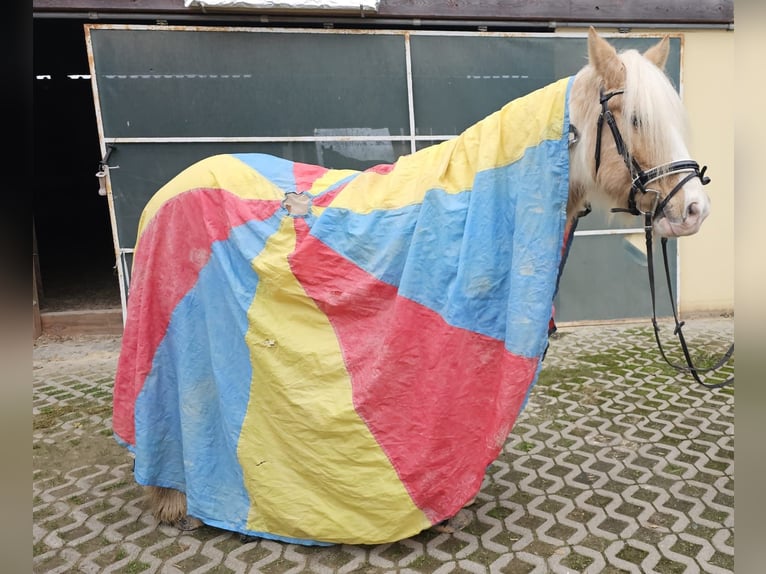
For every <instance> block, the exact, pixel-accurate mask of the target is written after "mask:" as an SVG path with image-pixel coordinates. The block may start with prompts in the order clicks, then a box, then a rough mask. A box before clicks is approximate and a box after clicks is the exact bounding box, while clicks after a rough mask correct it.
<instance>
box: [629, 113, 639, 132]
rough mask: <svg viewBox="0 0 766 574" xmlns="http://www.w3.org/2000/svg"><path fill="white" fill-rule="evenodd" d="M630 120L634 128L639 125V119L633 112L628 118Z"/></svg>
mask: <svg viewBox="0 0 766 574" xmlns="http://www.w3.org/2000/svg"><path fill="white" fill-rule="evenodd" d="M630 122H631V123H632V124H633V127H634V128H635V129H638V128H639V127H640V126H641V120H640V119H639V118H638V116H637V115H635V114H634V115H633V116H632V117H631V118H630Z"/></svg>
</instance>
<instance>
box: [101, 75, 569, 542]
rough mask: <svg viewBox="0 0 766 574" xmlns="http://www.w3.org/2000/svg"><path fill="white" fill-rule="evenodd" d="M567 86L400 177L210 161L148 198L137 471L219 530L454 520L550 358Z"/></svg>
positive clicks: (363, 532) (133, 292)
mask: <svg viewBox="0 0 766 574" xmlns="http://www.w3.org/2000/svg"><path fill="white" fill-rule="evenodd" d="M570 85H571V79H570V78H566V79H563V80H561V81H558V82H556V83H554V84H551V85H550V86H548V87H545V88H542V89H540V90H538V91H536V92H534V93H532V94H530V95H528V96H525V97H523V98H520V99H517V100H514V101H513V102H511V103H509V104H507V105H506V106H504V107H503V108H502V109H501V110H499V111H497V112H495V113H494V114H492V115H490V116H488V117H486V118H485V119H483V120H482V121H480V122H478V123H477V124H475V125H473V126H472V127H470V128H468V129H467V130H466V131H465V132H464V133H463V134H462V135H460V136H459V137H457V138H456V139H453V140H450V141H446V142H443V143H441V144H439V145H435V146H432V147H429V148H426V149H424V150H422V151H419V152H417V153H414V154H412V155H409V156H404V157H401V158H400V159H399V160H398V161H397V162H396V163H394V164H392V165H381V166H377V167H374V168H371V169H369V170H366V171H364V172H357V171H348V170H334V169H326V168H323V167H318V166H313V165H306V164H301V163H293V162H291V161H287V160H284V159H279V158H276V157H272V156H268V155H263V154H240V155H218V156H214V157H210V158H208V159H204V160H202V161H200V162H198V163H196V164H194V165H192V166H191V167H189V168H188V169H186V170H185V171H183V172H182V173H180V174H179V175H178V176H176V177H175V178H174V179H173V180H171V181H170V182H169V183H168V184H167V185H166V186H164V187H163V188H162V189H160V190H159V191H158V192H157V194H156V195H155V196H154V197H153V198H152V199H151V200H150V201H149V203H148V204H147V205H146V207H145V210H144V212H143V214H142V217H141V221H140V225H139V234H138V240H137V246H136V251H135V256H134V265H133V277H132V281H131V288H130V296H129V300H128V310H127V311H128V313H127V320H126V325H125V330H124V337H123V344H122V351H121V355H120V359H119V365H118V369H117V376H116V381H115V388H114V417H113V424H114V431H115V435H116V438H117V440H118V441H119V442H120V443H122V444H125V445H127V447H128V448H129V449H130V450H131V451H132V452H133V453H134V455H135V477H136V480H137V481H138V482H139V483H140V484H144V485H155V486H164V487H171V488H175V489H178V490H180V491H183V492H185V493H186V496H187V503H188V513H189V514H190V515H192V516H195V517H197V518H199V519H201V520H202V521H203V522H205V523H207V524H209V525H212V526H216V527H220V528H223V529H226V530H231V531H238V532H241V533H244V534H248V535H255V536H260V537H266V538H273V539H278V540H285V541H291V542H299V543H306V544H312V543H383V542H389V541H394V540H399V539H403V538H406V537H409V536H412V535H414V534H416V533H418V532H420V531H422V530H423V529H426V528H429V527H430V526H432V525H434V524H437V523H439V522H440V521H442V520H444V519H446V518H449V517H451V516H453V515H454V514H456V513H457V512H458V510H459V509H460V508H461V507H462V506H463V505H465V504H466V502H467V501H469V500H470V499H471V498H472V497H473V496H474V495H475V494H476V493H477V492H478V490H479V489H480V487H481V484H482V479H483V476H484V473H485V470H486V468H487V466H488V465H489V464H490V463H491V462H492V461H493V460H494V459H495V458H496V457H497V456H498V454H499V452H500V450H501V449H502V447H503V444H504V442H505V440H506V439H507V436H508V434H509V432H510V430H511V427H512V426H513V423H514V421H515V419H516V417H517V415H518V414H519V412H520V410H521V408H522V407H523V404H524V402H525V398H526V397H527V394H528V393H529V391H530V389H531V387H532V385H533V384H534V382H535V380H536V379H537V374H538V371H539V368H540V365H541V358H542V355H543V353H544V351H545V349H546V346H547V341H548V327H549V322H550V320H551V316H552V303H553V298H554V295H555V290H556V285H557V277H558V273H559V264H560V262H561V258H562V252H563V249H562V246H563V243H564V235H565V224H566V215H565V212H566V204H567V193H568V176H569V157H568V145H567V144H568V141H567V140H568V132H569V118H568V101H569V90H570ZM290 198H292V200H295V201H293V202H292V203H291V202H290V201H287V199H290ZM296 202H297V203H296ZM296 204H297V205H299V206H300V205H303V206H304V207H305V209H304V210H300V209H295V205H296ZM302 211H305V213H302Z"/></svg>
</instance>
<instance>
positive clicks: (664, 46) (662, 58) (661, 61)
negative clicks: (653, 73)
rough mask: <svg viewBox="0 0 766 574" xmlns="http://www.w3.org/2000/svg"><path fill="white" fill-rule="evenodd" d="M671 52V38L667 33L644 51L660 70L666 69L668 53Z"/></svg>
mask: <svg viewBox="0 0 766 574" xmlns="http://www.w3.org/2000/svg"><path fill="white" fill-rule="evenodd" d="M669 53H670V40H669V37H668V35H667V34H666V35H665V37H664V38H662V40H660V41H659V42H657V43H656V44H655V45H654V46H652V47H651V48H649V49H648V50H647V51H646V52H644V57H645V58H646V59H647V60H649V61H650V62H652V63H654V65H655V66H657V67H658V68H659V69H660V70H664V69H665V62H667V61H668V54H669Z"/></svg>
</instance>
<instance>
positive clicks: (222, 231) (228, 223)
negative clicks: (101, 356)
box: [113, 189, 280, 444]
mask: <svg viewBox="0 0 766 574" xmlns="http://www.w3.org/2000/svg"><path fill="white" fill-rule="evenodd" d="M279 207H280V202H279V201H264V200H242V199H240V198H238V197H237V196H236V195H233V194H231V193H229V192H227V191H225V190H222V189H195V190H192V191H187V192H185V193H182V194H180V195H178V196H177V197H174V198H173V199H171V200H170V201H168V202H167V203H165V204H164V205H163V206H162V208H161V209H160V210H159V211H158V212H157V214H156V215H155V216H154V218H153V219H152V220H151V221H150V222H149V225H148V226H147V227H146V229H145V230H144V232H143V234H142V235H141V237H140V240H139V244H138V249H137V250H136V253H135V258H134V260H133V268H134V270H135V271H134V274H133V277H132V279H131V286H130V299H129V300H128V310H129V313H128V318H127V322H126V325H125V331H124V334H123V338H122V351H121V353H120V359H119V363H118V366H117V376H116V379H115V384H114V416H113V428H114V432H115V433H116V434H117V436H119V437H120V438H121V439H122V440H124V441H125V442H127V443H128V444H134V443H135V427H134V419H133V407H134V404H135V400H136V397H137V396H138V394H139V393H140V392H141V389H142V388H143V385H144V381H145V379H146V376H147V375H148V374H149V371H150V370H151V368H152V361H153V359H154V353H155V351H156V350H157V346H158V345H159V344H160V342H161V341H162V338H163V337H164V336H165V331H166V330H167V327H168V324H169V323H170V316H171V314H172V313H173V310H174V309H175V307H176V305H178V303H179V301H181V299H182V298H183V297H184V296H185V295H186V293H187V292H188V291H189V290H190V289H191V288H192V287H193V286H194V284H195V283H196V281H197V276H198V274H199V272H200V270H201V269H202V268H203V267H204V266H205V264H206V263H207V261H208V259H209V258H210V253H211V248H212V244H213V243H214V242H215V241H219V240H223V239H226V238H227V237H228V235H229V233H230V231H231V229H232V228H233V227H235V226H237V225H241V224H243V223H245V222H246V221H250V220H263V219H267V218H269V217H271V216H272V215H273V214H274V213H275V212H276V211H277V210H278V209H279Z"/></svg>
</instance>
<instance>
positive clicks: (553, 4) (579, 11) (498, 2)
mask: <svg viewBox="0 0 766 574" xmlns="http://www.w3.org/2000/svg"><path fill="white" fill-rule="evenodd" d="M32 10H33V14H44V13H46V12H62V13H66V12H76V13H81V14H84V15H87V14H88V13H98V14H114V15H119V14H125V15H128V14H132V15H141V14H146V15H158V14H168V15H170V14H173V15H181V16H183V15H195V16H201V15H205V16H208V17H210V18H211V19H214V18H215V15H216V14H242V15H245V14H250V15H254V16H255V15H260V14H270V15H281V16H288V15H291V14H295V13H296V12H295V11H291V10H286V9H281V8H274V9H257V10H253V9H236V8H227V9H218V10H216V9H215V8H209V7H208V8H205V9H204V10H203V9H202V8H200V7H189V8H186V7H185V6H184V2H183V0H131V1H130V2H125V1H124V0H33V2H32ZM307 13H311V14H313V15H321V16H325V17H328V16H329V17H332V16H335V17H338V18H342V17H344V16H345V17H348V16H357V17H358V16H359V14H358V13H356V14H355V13H354V12H353V11H349V12H346V13H335V12H333V11H314V12H307V11H301V12H300V14H303V15H305V14H307ZM365 16H366V18H369V19H371V20H373V19H374V18H385V19H413V18H417V19H421V20H423V21H428V20H466V21H472V20H479V21H480V20H502V21H510V22H513V21H551V22H568V23H572V22H584V23H591V22H592V23H599V22H602V23H619V22H625V23H646V24H652V23H655V24H656V23H665V24H667V23H670V24H673V23H675V24H732V23H734V0H665V1H661V0H631V1H630V2H626V1H625V0H592V1H588V2H586V1H583V0H547V1H545V2H542V1H531V0H452V1H450V2H445V1H444V0H381V1H380V5H379V7H378V12H377V13H376V14H375V15H370V14H369V13H367V14H366V15H365Z"/></svg>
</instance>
